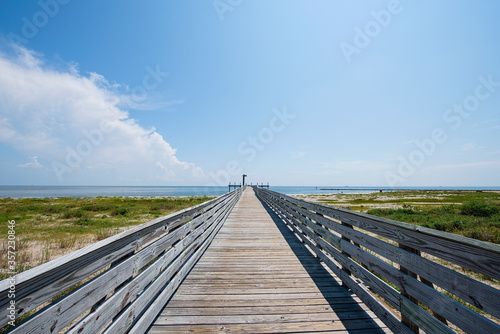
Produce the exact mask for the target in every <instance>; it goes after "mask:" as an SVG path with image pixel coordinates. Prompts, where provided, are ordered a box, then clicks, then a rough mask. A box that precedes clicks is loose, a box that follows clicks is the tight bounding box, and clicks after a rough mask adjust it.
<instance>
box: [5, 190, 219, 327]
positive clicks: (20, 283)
mask: <svg viewBox="0 0 500 334" xmlns="http://www.w3.org/2000/svg"><path fill="white" fill-rule="evenodd" d="M227 196H228V195H223V196H221V197H219V198H216V199H213V200H211V201H208V202H205V203H202V204H199V205H197V206H194V207H191V208H188V209H184V210H181V211H179V212H176V213H173V214H170V215H168V216H165V217H160V218H158V219H155V220H153V221H150V222H148V223H145V224H142V225H139V226H136V227H134V228H132V229H130V230H127V231H125V232H122V233H120V234H118V235H115V236H112V237H110V238H107V239H105V240H102V241H100V242H97V243H95V244H92V245H90V246H87V247H84V248H82V249H80V250H77V251H75V252H73V253H70V254H67V255H65V256H62V257H60V258H58V259H55V260H53V261H50V262H48V263H45V264H42V265H40V266H38V267H36V268H33V269H30V270H28V271H25V272H22V273H20V274H18V275H16V290H17V292H16V306H17V311H18V313H17V314H16V317H19V316H21V315H23V314H25V313H27V312H29V311H30V310H32V309H34V308H35V307H37V306H39V305H40V304H42V303H44V302H46V301H47V300H49V299H50V298H53V297H54V296H56V295H57V294H59V293H61V292H62V291H64V290H66V289H67V288H69V287H71V286H73V285H74V284H76V283H78V282H79V281H81V280H82V279H84V278H86V277H88V276H89V275H91V274H93V273H95V272H97V271H99V270H101V269H102V268H104V267H106V266H107V265H109V264H111V263H112V262H113V261H115V260H117V259H119V258H121V257H122V256H123V255H125V254H128V253H130V252H131V251H133V250H134V249H136V248H138V247H140V246H141V245H143V244H145V243H147V242H149V241H150V237H151V235H157V233H158V231H160V232H163V233H165V232H166V231H167V230H168V228H172V227H173V226H179V225H180V223H182V222H183V221H186V220H189V219H192V218H194V217H195V216H197V215H199V214H200V213H201V212H203V211H204V210H205V209H206V208H207V207H209V206H212V205H215V204H216V203H217V202H219V201H221V200H223V199H224V198H225V197H227ZM7 290H8V282H7V280H4V281H1V282H0V295H2V296H3V295H6V291H7ZM8 302H9V301H8V299H7V298H2V299H0V325H4V324H5V323H6V321H7V320H8V318H7V317H6V316H5V315H6V308H5V307H4V306H6V305H7V303H8Z"/></svg>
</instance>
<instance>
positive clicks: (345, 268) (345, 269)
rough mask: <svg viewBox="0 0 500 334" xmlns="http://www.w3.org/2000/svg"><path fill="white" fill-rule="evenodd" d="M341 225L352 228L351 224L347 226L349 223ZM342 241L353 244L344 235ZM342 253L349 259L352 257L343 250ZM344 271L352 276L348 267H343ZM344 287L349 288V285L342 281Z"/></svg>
mask: <svg viewBox="0 0 500 334" xmlns="http://www.w3.org/2000/svg"><path fill="white" fill-rule="evenodd" d="M341 224H342V225H344V226H347V227H349V228H352V225H351V224H347V223H344V222H342V223H341ZM342 240H345V241H347V242H351V239H349V238H347V237H345V236H344V235H342ZM341 252H342V254H345V255H347V256H349V257H350V256H351V255H349V253H347V252H345V251H343V250H341ZM342 270H344V271H346V272H347V273H348V274H349V275H351V271H350V270H349V269H347V267H346V266H344V265H342ZM342 286H345V287H347V285H346V284H345V283H344V282H343V281H342Z"/></svg>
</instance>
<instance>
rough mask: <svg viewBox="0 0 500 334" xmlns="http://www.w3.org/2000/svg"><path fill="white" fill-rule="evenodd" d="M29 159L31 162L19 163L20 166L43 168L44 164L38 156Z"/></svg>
mask: <svg viewBox="0 0 500 334" xmlns="http://www.w3.org/2000/svg"><path fill="white" fill-rule="evenodd" d="M29 159H30V160H31V161H30V162H27V163H25V164H21V165H18V166H19V167H21V168H27V167H31V168H43V166H42V165H41V164H40V163H39V162H38V157H37V156H33V157H30V158H29Z"/></svg>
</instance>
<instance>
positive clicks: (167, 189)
mask: <svg viewBox="0 0 500 334" xmlns="http://www.w3.org/2000/svg"><path fill="white" fill-rule="evenodd" d="M269 189H270V190H274V191H277V192H280V193H283V194H288V195H290V194H306V195H310V194H338V193H345V194H355V193H373V192H380V191H382V192H390V191H398V190H482V191H492V190H496V191H500V187H398V188H388V187H347V186H344V187H339V186H270V187H269ZM228 191H229V189H228V187H227V186H224V187H205V186H185V187H183V186H1V185H0V198H7V197H11V198H55V197H75V198H78V197H98V196H101V197H115V196H116V197H171V196H220V195H223V194H225V193H227V192H228Z"/></svg>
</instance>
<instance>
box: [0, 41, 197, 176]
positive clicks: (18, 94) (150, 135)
mask: <svg viewBox="0 0 500 334" xmlns="http://www.w3.org/2000/svg"><path fill="white" fill-rule="evenodd" d="M17 51H18V52H17V55H16V56H15V57H11V56H6V55H3V54H0V73H1V75H0V142H2V143H5V144H7V145H9V146H12V147H14V148H15V149H17V150H18V151H20V152H22V153H24V154H27V155H29V156H32V158H31V160H32V161H31V162H28V163H26V164H24V165H19V167H41V164H40V163H39V162H38V159H41V160H42V161H48V162H50V169H53V168H54V167H55V170H56V172H54V173H53V175H52V176H53V178H54V179H53V180H52V182H54V180H55V179H56V177H57V174H59V175H58V176H59V177H58V178H59V180H60V181H61V180H63V181H66V180H67V179H68V178H73V179H76V180H78V179H79V178H80V177H83V176H91V175H108V177H111V179H109V178H108V179H107V180H108V181H109V183H113V181H114V180H135V181H139V182H144V183H148V182H151V181H158V180H161V181H170V182H174V183H185V184H193V183H199V181H200V180H201V179H202V178H204V173H203V171H202V170H201V168H199V167H197V166H195V165H194V164H192V163H189V162H184V161H180V160H179V159H178V158H177V157H176V149H174V148H172V147H171V146H170V144H169V143H168V142H166V141H165V140H164V138H163V137H162V136H161V135H160V134H159V133H157V132H156V131H155V129H145V128H143V127H142V126H140V125H139V124H138V123H137V122H136V121H135V120H134V119H132V118H130V117H129V115H128V113H127V112H126V111H124V110H123V109H120V106H122V105H123V101H126V100H127V98H128V97H127V96H126V95H124V94H120V93H119V92H118V87H117V86H116V85H110V84H109V83H108V81H107V80H106V79H105V78H104V77H103V76H101V75H99V74H96V73H91V74H89V75H88V76H84V75H81V74H79V73H78V71H77V65H76V64H70V66H69V67H68V69H67V70H66V71H61V70H55V69H51V68H50V67H49V66H46V65H45V64H44V63H43V61H42V60H41V56H40V55H37V54H35V53H34V52H32V51H29V50H26V49H24V48H20V47H19V48H18V50H17ZM181 102H182V101H174V102H172V103H171V104H173V105H175V104H179V103H181ZM167 104H168V103H167ZM92 173H94V174H92ZM125 183H126V182H125Z"/></svg>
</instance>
